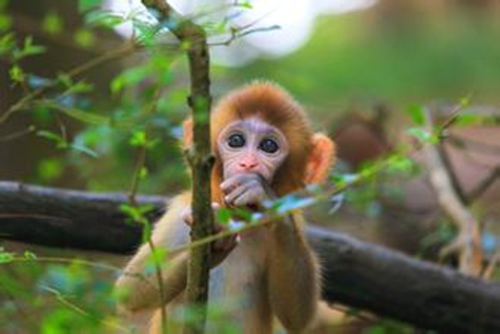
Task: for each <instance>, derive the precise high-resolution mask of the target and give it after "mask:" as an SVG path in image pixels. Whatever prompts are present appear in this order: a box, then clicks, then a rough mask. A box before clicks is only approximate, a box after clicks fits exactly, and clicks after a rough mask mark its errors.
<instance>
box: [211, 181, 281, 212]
mask: <svg viewBox="0 0 500 334" xmlns="http://www.w3.org/2000/svg"><path fill="white" fill-rule="evenodd" d="M220 187H221V189H222V191H223V192H224V194H225V197H224V200H225V202H226V204H227V205H229V206H235V207H238V206H240V207H241V206H247V207H249V208H252V209H260V208H261V207H262V204H263V203H264V202H265V201H268V200H272V199H274V198H276V195H275V194H274V192H273V190H272V189H271V186H270V185H269V184H268V183H267V182H266V180H265V179H264V178H263V177H262V176H261V175H260V174H257V173H239V174H235V175H233V176H231V177H229V178H227V179H226V180H224V182H222V183H221V185H220Z"/></svg>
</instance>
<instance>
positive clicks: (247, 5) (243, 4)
mask: <svg viewBox="0 0 500 334" xmlns="http://www.w3.org/2000/svg"><path fill="white" fill-rule="evenodd" d="M236 6H238V7H240V8H244V9H252V8H253V5H252V2H251V1H249V0H245V1H242V2H238V3H237V4H236Z"/></svg>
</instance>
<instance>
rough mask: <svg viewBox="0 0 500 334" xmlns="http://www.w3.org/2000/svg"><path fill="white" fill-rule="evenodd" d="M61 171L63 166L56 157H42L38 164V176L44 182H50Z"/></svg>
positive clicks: (58, 175) (59, 174)
mask: <svg viewBox="0 0 500 334" xmlns="http://www.w3.org/2000/svg"><path fill="white" fill-rule="evenodd" d="M62 173H63V166H62V163H61V161H59V160H58V159H44V160H42V161H41V162H40V163H39V164H38V170H37V174H38V177H39V178H40V179H41V180H42V181H45V182H50V181H53V180H55V179H57V178H58V177H60V176H61V175H62Z"/></svg>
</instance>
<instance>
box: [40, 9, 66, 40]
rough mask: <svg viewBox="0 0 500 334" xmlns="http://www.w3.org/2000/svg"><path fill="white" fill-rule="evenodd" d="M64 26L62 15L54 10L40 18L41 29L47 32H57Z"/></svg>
mask: <svg viewBox="0 0 500 334" xmlns="http://www.w3.org/2000/svg"><path fill="white" fill-rule="evenodd" d="M63 28H64V22H63V19H62V17H61V16H60V15H59V14H57V13H56V12H54V11H50V12H48V13H47V15H45V17H44V18H43V20H42V29H43V30H44V31H45V32H47V33H49V34H53V35H55V34H58V33H60V32H61V31H62V30H63Z"/></svg>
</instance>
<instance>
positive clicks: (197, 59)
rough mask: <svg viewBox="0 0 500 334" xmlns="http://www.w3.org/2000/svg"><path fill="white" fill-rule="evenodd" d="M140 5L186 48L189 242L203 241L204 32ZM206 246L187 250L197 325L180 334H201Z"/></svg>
mask: <svg viewBox="0 0 500 334" xmlns="http://www.w3.org/2000/svg"><path fill="white" fill-rule="evenodd" d="M142 3H143V4H144V5H145V6H146V7H148V8H150V9H153V10H156V11H157V12H158V13H159V19H160V22H165V21H175V22H174V23H176V24H170V25H169V26H170V28H169V29H170V31H171V32H172V33H173V34H174V35H175V36H176V37H177V39H178V40H179V42H180V43H181V45H183V46H185V47H186V52H187V57H188V63H189V76H190V79H191V95H190V96H189V99H188V103H189V106H190V107H191V114H192V119H193V148H192V151H191V152H190V155H191V156H190V157H189V159H188V160H189V161H191V162H192V163H191V173H192V180H193V184H192V203H191V206H192V212H193V225H192V228H191V240H192V241H196V240H200V239H204V238H206V237H208V236H209V235H211V234H212V233H213V231H214V224H213V213H212V206H211V203H212V200H211V197H212V196H211V187H210V179H211V177H210V176H211V172H212V166H213V159H212V158H211V156H212V152H211V146H210V143H211V140H210V109H211V96H210V58H209V53H208V44H207V36H206V32H205V30H204V29H203V28H202V27H201V26H199V25H197V24H195V23H194V22H193V21H191V20H189V19H186V18H184V17H182V16H181V15H180V14H179V13H177V12H176V11H175V10H174V9H173V8H172V7H171V6H170V5H169V3H168V2H167V1H165V0H143V1H142ZM210 249H211V248H210V244H204V245H202V246H200V247H195V248H192V249H191V250H190V256H189V264H188V277H187V287H186V301H187V303H189V304H191V305H196V307H197V321H196V322H192V323H188V324H186V326H185V329H184V333H186V334H188V333H204V331H205V322H206V316H207V308H206V303H207V300H208V281H209V271H210Z"/></svg>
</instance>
